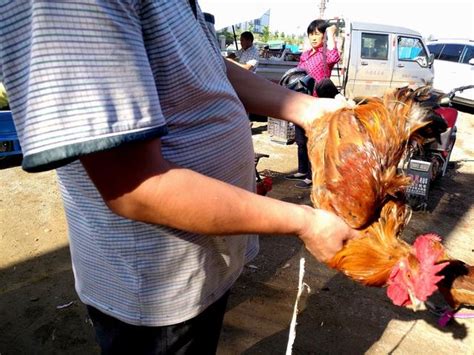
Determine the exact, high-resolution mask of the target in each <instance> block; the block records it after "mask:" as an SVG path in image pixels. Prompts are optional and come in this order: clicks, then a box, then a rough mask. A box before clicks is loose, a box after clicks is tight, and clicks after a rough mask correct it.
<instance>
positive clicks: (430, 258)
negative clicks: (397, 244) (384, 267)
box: [387, 234, 448, 306]
mask: <svg viewBox="0 0 474 355" xmlns="http://www.w3.org/2000/svg"><path fill="white" fill-rule="evenodd" d="M439 241H440V237H439V236H437V235H436V234H423V235H421V236H419V237H418V238H417V239H416V240H415V243H414V244H413V248H414V254H415V256H416V258H417V259H418V261H419V263H420V264H419V267H418V268H417V269H412V268H411V267H410V263H409V261H408V258H404V259H402V260H401V261H400V262H399V263H398V264H397V265H396V266H395V267H394V268H393V269H392V272H391V274H390V279H389V286H388V288H387V295H388V297H389V298H390V299H391V300H392V301H393V303H394V304H395V305H397V306H406V305H409V304H411V300H410V296H409V290H411V292H413V294H414V296H415V297H416V298H417V299H418V300H420V301H426V300H427V299H428V297H429V296H431V294H432V293H433V292H434V291H436V290H437V289H438V287H437V286H436V284H437V283H438V282H439V281H440V280H441V279H442V278H443V276H438V275H437V274H438V272H440V271H441V270H442V269H443V268H444V267H445V266H446V265H447V264H448V263H439V264H437V263H436V262H437V260H439V258H440V257H441V255H442V254H443V250H442V249H440V248H438V247H436V242H439Z"/></svg>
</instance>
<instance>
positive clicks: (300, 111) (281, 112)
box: [225, 60, 346, 128]
mask: <svg viewBox="0 0 474 355" xmlns="http://www.w3.org/2000/svg"><path fill="white" fill-rule="evenodd" d="M225 62H226V66H227V77H228V78H229V80H230V82H231V84H232V86H233V87H234V89H235V91H236V92H237V94H238V95H239V98H240V100H241V101H242V102H243V104H244V106H245V108H246V109H247V111H249V112H252V113H255V114H258V115H265V116H270V117H274V118H280V119H284V120H287V121H290V122H293V123H295V124H297V125H299V126H301V127H304V128H306V127H307V126H308V125H309V124H310V123H311V122H312V121H313V120H314V119H316V118H319V117H321V116H322V115H323V114H324V113H326V112H332V111H334V110H336V109H338V108H341V107H344V106H346V102H344V101H341V100H334V99H324V98H314V97H312V96H310V95H305V94H301V93H298V92H295V91H291V90H288V89H286V88H284V87H283V86H280V85H277V84H274V83H272V82H271V81H269V80H267V79H265V78H263V77H262V76H260V75H255V74H254V73H251V72H249V71H247V70H243V69H242V68H240V67H239V66H237V65H235V63H234V62H232V61H229V60H226V61H225Z"/></svg>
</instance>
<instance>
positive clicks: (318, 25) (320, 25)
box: [306, 20, 329, 35]
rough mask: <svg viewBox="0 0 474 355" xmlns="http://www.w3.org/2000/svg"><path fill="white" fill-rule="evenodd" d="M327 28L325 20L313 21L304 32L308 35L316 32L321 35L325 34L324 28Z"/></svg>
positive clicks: (327, 24)
mask: <svg viewBox="0 0 474 355" xmlns="http://www.w3.org/2000/svg"><path fill="white" fill-rule="evenodd" d="M328 27H329V23H328V22H327V21H326V20H314V21H312V22H311V23H310V24H309V26H308V29H307V30H306V32H307V33H308V35H310V34H312V33H316V30H317V31H319V32H321V33H324V32H326V28H328Z"/></svg>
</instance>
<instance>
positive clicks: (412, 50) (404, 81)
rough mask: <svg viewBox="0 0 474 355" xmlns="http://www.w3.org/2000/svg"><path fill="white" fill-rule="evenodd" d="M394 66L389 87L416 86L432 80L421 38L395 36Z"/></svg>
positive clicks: (428, 83) (431, 71)
mask: <svg viewBox="0 0 474 355" xmlns="http://www.w3.org/2000/svg"><path fill="white" fill-rule="evenodd" d="M396 41H397V42H396V52H395V53H394V54H395V66H394V69H393V77H392V82H391V84H390V86H391V87H394V88H398V87H403V86H409V87H411V88H417V87H420V86H423V85H430V84H431V83H432V82H433V69H432V68H429V66H428V54H427V51H426V48H425V45H424V44H423V42H422V40H421V38H417V37H411V36H404V35H397V36H396Z"/></svg>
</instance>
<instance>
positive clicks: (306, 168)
mask: <svg viewBox="0 0 474 355" xmlns="http://www.w3.org/2000/svg"><path fill="white" fill-rule="evenodd" d="M295 142H296V144H297V145H298V172H299V173H301V174H306V179H310V180H311V179H312V177H311V163H310V161H309V158H308V137H306V134H305V132H304V129H303V128H301V127H300V126H297V125H295Z"/></svg>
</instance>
